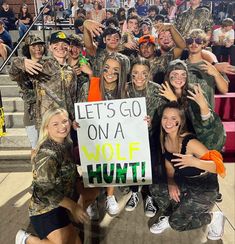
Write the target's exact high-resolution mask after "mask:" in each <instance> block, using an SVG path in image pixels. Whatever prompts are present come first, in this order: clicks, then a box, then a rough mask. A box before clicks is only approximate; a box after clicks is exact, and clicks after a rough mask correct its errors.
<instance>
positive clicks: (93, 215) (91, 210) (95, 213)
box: [86, 201, 100, 220]
mask: <svg viewBox="0 0 235 244" xmlns="http://www.w3.org/2000/svg"><path fill="white" fill-rule="evenodd" d="M86 212H87V214H88V215H89V217H90V219H91V220H98V219H99V217H100V216H99V209H98V203H97V201H95V202H93V203H92V204H90V205H89V206H88V208H87V210H86Z"/></svg>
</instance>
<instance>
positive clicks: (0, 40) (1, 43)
mask: <svg viewBox="0 0 235 244" xmlns="http://www.w3.org/2000/svg"><path fill="white" fill-rule="evenodd" d="M12 48H13V46H12V39H11V36H10V34H9V33H8V31H6V30H5V28H4V22H3V21H2V20H1V19H0V57H1V58H2V59H3V60H6V59H7V57H8V56H9V54H10V53H11V51H12Z"/></svg>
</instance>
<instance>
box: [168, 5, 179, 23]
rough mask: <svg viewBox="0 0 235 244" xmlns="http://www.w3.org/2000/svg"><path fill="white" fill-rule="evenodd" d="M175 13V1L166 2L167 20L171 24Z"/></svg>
mask: <svg viewBox="0 0 235 244" xmlns="http://www.w3.org/2000/svg"><path fill="white" fill-rule="evenodd" d="M176 12H177V5H176V3H175V0H168V16H167V17H168V19H169V21H170V22H171V23H173V22H174V20H175V17H176Z"/></svg>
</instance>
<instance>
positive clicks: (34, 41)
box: [25, 35, 45, 46]
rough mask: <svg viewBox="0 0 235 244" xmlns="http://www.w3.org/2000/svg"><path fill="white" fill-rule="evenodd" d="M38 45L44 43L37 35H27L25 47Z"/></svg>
mask: <svg viewBox="0 0 235 244" xmlns="http://www.w3.org/2000/svg"><path fill="white" fill-rule="evenodd" d="M38 43H41V44H45V42H44V41H43V40H42V39H41V38H40V37H39V36H37V35H28V36H27V37H26V38H25V45H29V46H31V45H33V44H38Z"/></svg>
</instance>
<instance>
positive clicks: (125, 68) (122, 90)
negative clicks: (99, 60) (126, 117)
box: [100, 53, 130, 99]
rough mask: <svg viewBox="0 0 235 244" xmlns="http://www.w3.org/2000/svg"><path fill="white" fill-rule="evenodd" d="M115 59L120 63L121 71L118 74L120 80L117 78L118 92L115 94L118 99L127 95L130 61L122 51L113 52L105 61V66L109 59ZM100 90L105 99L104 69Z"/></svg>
mask: <svg viewBox="0 0 235 244" xmlns="http://www.w3.org/2000/svg"><path fill="white" fill-rule="evenodd" d="M109 59H113V60H116V61H117V62H118V63H119V64H120V71H119V74H118V80H117V92H116V94H115V98H116V99H121V98H125V97H126V83H127V74H128V73H129V70H130V62H129V61H128V59H126V58H125V57H124V55H122V54H120V53H111V54H108V55H107V56H106V57H105V59H104V62H103V68H104V65H105V63H106V62H107V60H109ZM100 81H101V82H100V90H101V93H102V98H103V99H105V87H104V75H103V70H102V73H101V80H100Z"/></svg>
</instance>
